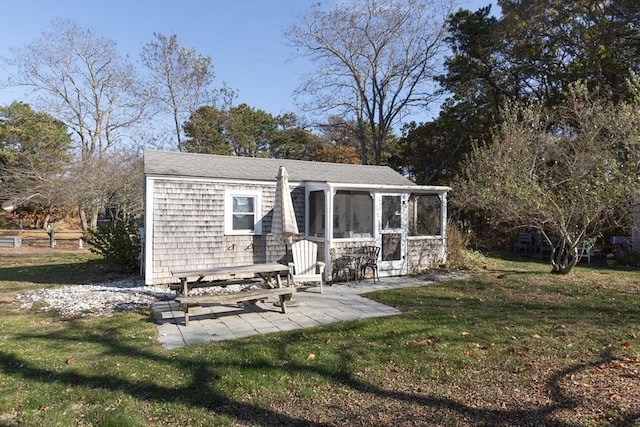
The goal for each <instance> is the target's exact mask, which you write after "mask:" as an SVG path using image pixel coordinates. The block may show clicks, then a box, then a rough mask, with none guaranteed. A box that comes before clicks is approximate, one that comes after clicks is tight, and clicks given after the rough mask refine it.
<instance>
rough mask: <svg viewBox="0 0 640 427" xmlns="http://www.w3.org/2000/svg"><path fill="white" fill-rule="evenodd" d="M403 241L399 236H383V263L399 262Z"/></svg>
mask: <svg viewBox="0 0 640 427" xmlns="http://www.w3.org/2000/svg"><path fill="white" fill-rule="evenodd" d="M401 242H402V239H401V237H400V235H399V234H383V235H382V251H381V252H382V261H397V260H399V259H400V256H401V251H400V250H401Z"/></svg>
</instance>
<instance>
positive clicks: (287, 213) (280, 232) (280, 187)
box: [271, 166, 299, 250]
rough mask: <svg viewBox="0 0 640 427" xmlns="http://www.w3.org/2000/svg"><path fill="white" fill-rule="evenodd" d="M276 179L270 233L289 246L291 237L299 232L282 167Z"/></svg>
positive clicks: (285, 172)
mask: <svg viewBox="0 0 640 427" xmlns="http://www.w3.org/2000/svg"><path fill="white" fill-rule="evenodd" d="M277 179H278V180H277V182H276V199H275V205H274V207H273V220H272V223H271V233H272V234H274V235H275V237H276V239H278V240H280V241H281V242H282V243H284V244H285V245H290V244H292V243H293V236H295V235H296V234H298V233H299V232H298V222H297V221H296V212H295V211H294V210H293V201H292V200H291V193H290V192H289V174H287V170H286V169H285V167H284V166H280V169H279V170H278V178H277ZM286 249H287V248H285V250H286Z"/></svg>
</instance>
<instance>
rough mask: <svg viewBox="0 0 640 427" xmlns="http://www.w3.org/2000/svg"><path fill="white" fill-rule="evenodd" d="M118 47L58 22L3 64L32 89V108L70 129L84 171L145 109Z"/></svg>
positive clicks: (89, 206) (90, 206) (87, 207)
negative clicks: (6, 64)
mask: <svg viewBox="0 0 640 427" xmlns="http://www.w3.org/2000/svg"><path fill="white" fill-rule="evenodd" d="M116 47H117V46H116V43H115V42H114V41H112V40H109V39H106V38H103V37H99V36H97V35H95V34H94V33H93V32H92V30H91V29H89V28H85V27H82V26H80V25H78V24H77V23H75V22H73V21H69V20H58V21H54V22H53V23H52V27H51V29H50V30H49V31H46V32H43V34H42V37H41V38H39V39H37V40H36V41H34V42H33V43H31V44H27V45H25V46H22V47H20V48H17V49H13V50H12V53H13V56H12V57H11V58H9V59H7V60H6V62H7V63H8V64H9V65H11V66H13V67H15V69H16V70H17V80H16V81H14V82H12V83H13V84H15V85H20V86H26V87H28V88H31V89H32V90H33V91H34V92H36V94H37V95H39V97H38V98H37V100H36V105H37V106H38V107H39V108H40V109H41V110H42V111H46V112H48V113H49V114H51V115H52V116H54V117H55V118H56V119H58V120H60V121H61V122H63V123H64V124H66V125H67V126H68V127H69V129H70V130H71V132H72V134H73V135H74V137H75V140H76V141H77V143H78V154H79V159H80V162H81V163H82V164H83V165H85V166H87V167H88V166H90V165H91V164H93V163H94V162H95V161H100V160H101V159H102V158H103V157H104V156H106V154H107V152H108V150H109V149H110V148H112V147H114V146H117V145H119V144H122V143H123V142H124V140H126V138H127V135H130V134H131V133H130V132H131V128H132V127H133V126H134V125H135V124H137V123H138V122H139V121H141V119H142V118H143V113H144V111H145V105H144V103H143V102H142V101H141V98H140V97H139V96H138V93H137V89H138V87H139V83H138V82H137V81H136V72H135V69H134V67H133V66H132V65H131V63H130V62H129V61H128V60H127V58H124V57H122V56H121V55H120V54H119V53H118V51H117V49H116ZM89 187H90V186H89ZM84 189H87V188H85V187H83V188H79V189H78V191H80V192H82V191H83V190H84ZM91 194H92V192H91V191H89V192H88V194H85V195H84V196H85V197H82V199H83V200H84V201H85V202H84V203H83V204H82V205H81V206H80V213H81V217H82V219H83V226H84V227H85V228H86V227H87V225H88V224H87V214H90V215H91V225H92V226H95V225H96V222H97V215H98V210H99V208H100V203H101V201H100V200H94V199H92V197H91Z"/></svg>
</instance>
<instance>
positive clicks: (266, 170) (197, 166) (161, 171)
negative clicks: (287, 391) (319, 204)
mask: <svg viewBox="0 0 640 427" xmlns="http://www.w3.org/2000/svg"><path fill="white" fill-rule="evenodd" d="M280 166H284V167H285V168H286V169H287V172H288V173H289V181H292V182H304V181H315V182H333V183H343V184H370V185H414V183H413V182H411V181H410V180H408V179H407V178H405V177H403V176H402V175H400V174H399V173H397V172H396V171H394V170H393V169H391V168H389V167H387V166H367V165H347V164H338V163H321V162H308V161H303V160H284V159H263V158H255V157H235V156H217V155H212V154H194V153H179V152H172V151H152V150H146V151H145V153H144V173H145V174H147V175H157V176H161V175H168V176H183V177H199V178H214V179H232V180H252V181H275V178H276V175H277V173H278V168H279V167H280Z"/></svg>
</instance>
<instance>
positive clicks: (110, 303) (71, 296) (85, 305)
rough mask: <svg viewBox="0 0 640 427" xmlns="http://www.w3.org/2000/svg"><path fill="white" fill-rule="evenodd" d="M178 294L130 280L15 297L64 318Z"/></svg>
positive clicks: (238, 289) (240, 287)
mask: <svg viewBox="0 0 640 427" xmlns="http://www.w3.org/2000/svg"><path fill="white" fill-rule="evenodd" d="M255 286H256V285H230V286H227V287H226V288H196V289H192V290H191V291H190V292H189V295H199V294H212V293H228V292H241V291H243V290H248V289H251V288H253V287H255ZM175 295H176V294H175V292H174V291H172V290H170V289H169V288H168V286H145V285H144V283H143V281H141V280H134V279H127V280H118V281H113V282H105V283H94V284H91V285H73V286H63V287H60V288H52V289H36V290H32V291H28V292H25V293H22V294H18V295H17V296H16V300H17V301H18V302H19V303H20V304H21V307H22V308H24V309H33V308H34V307H37V308H39V309H40V310H43V311H52V310H54V311H57V312H58V313H59V315H60V316H61V317H63V318H77V317H90V316H103V315H106V314H109V313H112V312H114V311H121V310H135V309H139V308H143V307H151V306H153V304H154V303H155V302H156V301H166V300H171V299H173V298H174V297H175Z"/></svg>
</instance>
